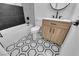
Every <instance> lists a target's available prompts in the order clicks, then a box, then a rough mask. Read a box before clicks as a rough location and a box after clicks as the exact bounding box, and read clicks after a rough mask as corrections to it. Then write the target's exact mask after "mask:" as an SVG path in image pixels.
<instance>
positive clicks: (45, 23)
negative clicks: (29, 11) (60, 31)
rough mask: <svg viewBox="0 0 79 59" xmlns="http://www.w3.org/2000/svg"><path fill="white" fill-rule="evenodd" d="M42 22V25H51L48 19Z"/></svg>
mask: <svg viewBox="0 0 79 59" xmlns="http://www.w3.org/2000/svg"><path fill="white" fill-rule="evenodd" d="M42 24H43V25H48V26H50V25H51V24H50V21H49V20H43V23H42Z"/></svg>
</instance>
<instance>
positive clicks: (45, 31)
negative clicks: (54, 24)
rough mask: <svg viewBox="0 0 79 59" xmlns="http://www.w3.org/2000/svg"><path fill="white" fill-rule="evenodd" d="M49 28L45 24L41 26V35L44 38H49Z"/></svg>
mask: <svg viewBox="0 0 79 59" xmlns="http://www.w3.org/2000/svg"><path fill="white" fill-rule="evenodd" d="M50 30H51V27H50V26H47V25H43V26H42V35H43V38H44V39H46V40H50Z"/></svg>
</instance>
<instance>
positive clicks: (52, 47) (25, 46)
mask: <svg viewBox="0 0 79 59" xmlns="http://www.w3.org/2000/svg"><path fill="white" fill-rule="evenodd" d="M59 49H60V47H59V46H57V45H56V44H53V43H50V42H48V41H46V40H44V39H42V36H41V34H40V33H38V35H37V38H36V40H35V39H33V35H32V34H31V33H30V34H29V35H28V36H24V37H22V38H21V39H20V40H18V41H17V42H15V44H11V45H9V46H8V47H7V48H6V51H7V52H8V53H9V54H10V56H56V55H58V54H59Z"/></svg>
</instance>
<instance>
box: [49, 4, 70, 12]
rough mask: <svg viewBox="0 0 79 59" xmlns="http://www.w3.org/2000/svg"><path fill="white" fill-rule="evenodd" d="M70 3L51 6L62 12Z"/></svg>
mask: <svg viewBox="0 0 79 59" xmlns="http://www.w3.org/2000/svg"><path fill="white" fill-rule="evenodd" d="M69 4H70V3H50V6H51V7H52V8H53V9H55V10H62V9H64V8H66V7H67V6H68V5H69Z"/></svg>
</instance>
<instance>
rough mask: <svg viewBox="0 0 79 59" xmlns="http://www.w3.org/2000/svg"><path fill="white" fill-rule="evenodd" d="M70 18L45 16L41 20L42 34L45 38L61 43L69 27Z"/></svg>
mask: <svg viewBox="0 0 79 59" xmlns="http://www.w3.org/2000/svg"><path fill="white" fill-rule="evenodd" d="M71 24H72V23H71V21H70V20H61V19H53V18H45V19H43V21H42V36H43V38H44V39H45V40H48V41H50V42H53V43H56V44H58V45H59V46H61V45H62V43H63V41H64V40H65V38H66V35H67V33H68V31H69V29H70V27H71Z"/></svg>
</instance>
